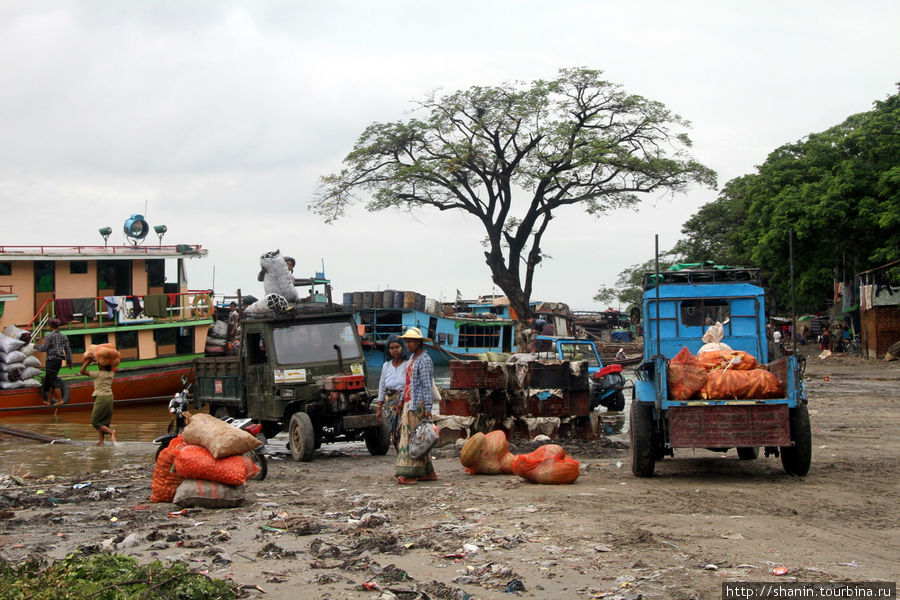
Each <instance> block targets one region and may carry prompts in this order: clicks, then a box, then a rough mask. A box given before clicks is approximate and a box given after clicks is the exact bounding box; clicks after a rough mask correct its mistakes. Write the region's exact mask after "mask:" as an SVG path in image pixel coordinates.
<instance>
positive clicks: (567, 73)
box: [312, 68, 716, 342]
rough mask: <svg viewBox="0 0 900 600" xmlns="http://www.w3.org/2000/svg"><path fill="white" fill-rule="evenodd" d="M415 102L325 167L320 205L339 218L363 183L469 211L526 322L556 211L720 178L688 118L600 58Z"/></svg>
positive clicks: (377, 200)
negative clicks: (701, 157)
mask: <svg viewBox="0 0 900 600" xmlns="http://www.w3.org/2000/svg"><path fill="white" fill-rule="evenodd" d="M416 112H417V113H419V115H421V116H420V118H411V119H409V120H407V121H396V122H392V123H373V124H372V125H370V126H369V127H368V128H366V130H365V131H364V132H363V133H362V135H360V137H359V140H357V142H356V145H355V146H354V147H353V150H352V151H351V152H350V153H349V154H348V155H347V156H346V158H345V159H344V167H343V169H342V170H341V171H340V172H339V173H335V174H331V175H328V176H325V177H323V178H322V179H321V181H320V186H319V189H318V192H317V195H316V199H315V201H314V203H313V205H312V209H313V210H314V211H316V212H317V213H319V214H320V215H322V216H323V217H324V218H325V220H326V221H328V222H332V221H334V220H335V219H338V218H339V217H341V216H342V215H344V213H345V210H346V208H347V206H348V205H350V204H351V203H352V202H353V201H354V200H356V199H357V197H358V195H359V194H360V192H367V193H368V194H367V197H368V203H367V205H366V208H367V209H368V210H371V211H376V210H383V209H385V208H391V207H393V208H399V209H406V210H412V209H416V208H420V207H433V208H436V209H438V210H441V211H445V210H459V211H464V212H467V213H469V214H470V215H472V216H473V217H474V218H475V219H477V220H478V221H479V222H481V224H482V226H483V227H484V230H485V232H486V234H487V238H486V241H485V248H486V250H485V252H484V256H485V259H486V262H487V265H488V267H490V270H491V275H492V278H493V281H494V283H495V284H497V286H498V287H499V288H500V289H501V290H503V292H504V293H505V294H506V295H507V297H508V298H509V300H510V305H511V307H512V308H513V310H515V312H516V313H517V314H518V316H519V319H520V322H524V321H525V320H526V319H527V318H529V317H530V316H531V310H530V307H529V302H530V299H531V292H532V289H533V283H534V271H535V267H536V266H537V265H538V264H539V263H540V262H541V259H542V250H541V239H542V237H543V235H544V233H545V232H546V231H547V227H548V225H549V224H550V221H551V220H552V219H553V216H554V211H556V210H557V209H559V208H560V207H563V206H566V205H572V204H579V205H581V206H582V207H583V208H584V210H585V211H586V212H587V213H589V214H591V215H600V214H602V213H605V212H607V211H609V210H611V209H617V208H623V207H628V206H632V205H635V204H637V202H638V201H639V198H638V195H637V194H638V193H641V192H643V193H649V192H658V193H659V192H670V193H675V192H683V191H684V190H685V189H686V188H687V186H688V185H689V184H690V183H692V182H696V183H700V184H702V185H707V186H711V187H713V186H715V181H716V175H715V172H713V171H712V170H711V169H709V168H707V167H705V166H703V165H702V164H700V163H699V162H697V161H695V160H694V159H693V158H692V157H691V156H690V155H689V154H688V152H687V148H689V147H690V145H691V142H690V139H689V138H688V136H687V134H686V130H687V128H688V127H689V123H688V122H687V121H685V120H683V119H682V118H681V117H680V116H678V115H676V114H674V113H672V112H671V111H669V110H668V109H667V108H666V107H665V106H664V105H663V104H661V103H659V102H655V101H652V100H648V99H646V98H643V97H641V96H637V95H634V94H629V93H627V92H625V91H624V90H623V89H622V88H621V86H619V85H617V84H614V83H610V82H608V81H605V80H604V79H603V78H602V72H601V71H597V70H593V69H587V68H571V69H562V70H560V72H559V75H558V77H556V78H555V79H553V80H551V81H543V80H538V81H534V82H532V83H531V84H530V85H529V84H524V83H521V82H517V83H507V84H503V85H499V86H496V87H480V86H475V87H472V88H469V89H467V90H461V91H457V92H455V93H452V94H446V95H440V94H438V93H432V94H430V95H428V96H427V97H426V98H425V99H424V100H423V101H421V102H419V103H418V106H417V111H416ZM613 231H614V230H613V229H612V228H610V229H608V230H607V232H608V233H607V235H609V234H612V232H613ZM598 235H603V233H601V232H600V231H599V230H598ZM585 275H586V276H589V274H588V273H585ZM519 331H520V333H521V327H520V328H519ZM519 341H520V342H521V341H522V340H521V338H519Z"/></svg>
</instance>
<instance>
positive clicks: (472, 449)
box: [459, 430, 515, 475]
mask: <svg viewBox="0 0 900 600" xmlns="http://www.w3.org/2000/svg"><path fill="white" fill-rule="evenodd" d="M514 458H515V455H514V454H512V453H511V452H510V451H509V440H507V439H506V434H505V433H503V432H502V431H500V430H497V431H492V432H490V433H489V434H487V435H485V434H483V433H476V434H475V435H473V436H472V437H471V438H469V441H467V442H466V443H465V445H464V446H463V447H462V450H461V451H460V453H459V462H460V464H461V465H462V466H463V467H465V469H466V473H469V474H470V475H499V474H501V473H502V474H507V475H509V474H510V473H512V472H513V470H512V463H513V459H514Z"/></svg>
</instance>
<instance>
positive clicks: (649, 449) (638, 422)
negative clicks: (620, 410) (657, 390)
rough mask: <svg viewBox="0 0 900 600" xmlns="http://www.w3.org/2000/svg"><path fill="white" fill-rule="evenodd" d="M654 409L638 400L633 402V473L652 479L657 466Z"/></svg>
mask: <svg viewBox="0 0 900 600" xmlns="http://www.w3.org/2000/svg"><path fill="white" fill-rule="evenodd" d="M654 438H655V436H654V435H653V407H652V406H651V405H649V404H643V403H641V402H638V401H636V400H632V402H631V472H632V473H634V474H635V475H637V476H638V477H650V476H651V475H653V468H654V467H655V466H656V451H655V450H656V448H655V444H654V442H655V439H654Z"/></svg>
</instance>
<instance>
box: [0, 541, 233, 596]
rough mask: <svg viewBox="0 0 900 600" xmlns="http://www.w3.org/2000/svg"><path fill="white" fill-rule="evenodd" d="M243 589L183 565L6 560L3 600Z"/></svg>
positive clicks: (104, 559)
mask: <svg viewBox="0 0 900 600" xmlns="http://www.w3.org/2000/svg"><path fill="white" fill-rule="evenodd" d="M239 597H240V592H239V590H238V589H237V588H236V587H235V586H233V585H230V584H228V583H226V582H224V581H220V580H214V579H210V578H208V577H206V576H205V575H202V574H200V573H194V572H192V571H190V570H189V569H188V568H187V566H185V565H184V564H183V563H174V564H173V565H172V566H170V567H164V566H163V565H162V563H160V562H158V561H156V562H152V563H150V564H147V565H139V564H138V562H137V560H135V559H134V558H131V557H129V556H121V555H117V554H95V555H91V556H87V555H84V554H81V553H77V552H76V553H73V554H70V555H68V556H67V557H66V558H64V559H63V560H61V561H58V562H52V563H47V562H45V561H42V560H39V559H31V560H28V561H25V562H23V563H20V564H17V565H13V564H11V563H9V562H6V561H4V560H0V598H6V599H9V600H18V599H23V600H24V599H26V598H27V599H29V600H45V599H46V600H82V599H84V598H92V599H96V600H132V599H138V598H152V599H154V600H157V599H162V600H213V599H219V600H229V599H232V598H239Z"/></svg>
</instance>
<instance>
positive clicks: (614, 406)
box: [607, 390, 625, 412]
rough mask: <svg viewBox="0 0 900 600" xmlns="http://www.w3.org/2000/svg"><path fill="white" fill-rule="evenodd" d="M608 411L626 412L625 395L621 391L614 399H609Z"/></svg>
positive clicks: (613, 396) (614, 395)
mask: <svg viewBox="0 0 900 600" xmlns="http://www.w3.org/2000/svg"><path fill="white" fill-rule="evenodd" d="M607 410H615V411H620V412H621V411H623V410H625V394H623V393H622V390H619V391H618V392H616V393H615V394H613V395H612V397H611V398H610V399H609V404H608V405H607Z"/></svg>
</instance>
